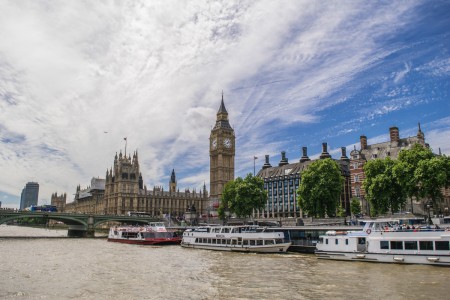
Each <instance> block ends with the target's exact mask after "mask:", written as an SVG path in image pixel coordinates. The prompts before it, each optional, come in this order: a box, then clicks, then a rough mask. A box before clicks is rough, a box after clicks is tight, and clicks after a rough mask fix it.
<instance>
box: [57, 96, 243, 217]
mask: <svg viewBox="0 0 450 300" xmlns="http://www.w3.org/2000/svg"><path fill="white" fill-rule="evenodd" d="M234 142H235V136H234V130H233V128H232V127H231V126H230V123H229V121H228V112H227V110H226V108H225V104H224V101H223V95H222V101H221V104H220V107H219V111H218V112H217V120H216V124H215V126H214V127H213V129H212V130H211V134H210V143H209V153H210V189H211V195H208V191H207V190H206V185H205V184H204V185H203V189H202V190H200V191H196V190H192V191H191V190H190V189H185V190H184V191H180V190H179V188H178V187H177V180H176V175H175V170H172V174H171V177H170V181H169V189H168V190H164V188H163V187H161V186H154V187H153V188H152V189H147V186H145V185H144V181H143V178H142V173H141V169H140V165H139V157H138V152H137V151H134V152H133V153H132V155H131V154H128V155H127V153H126V152H125V153H123V154H122V152H121V151H120V152H119V154H117V153H116V155H115V157H114V163H113V167H112V168H110V169H108V170H107V171H106V174H105V178H95V177H94V178H92V180H91V184H90V186H88V187H87V188H85V189H82V188H81V187H80V186H79V185H78V186H77V188H76V193H75V198H74V201H73V202H71V203H66V200H67V199H66V198H67V195H66V194H62V195H58V194H57V193H54V194H52V197H51V203H52V205H56V206H57V208H58V211H62V212H73V213H92V214H114V215H125V214H126V213H127V212H129V211H139V212H146V213H148V214H150V215H152V216H156V217H160V216H162V215H170V216H171V217H173V218H177V217H180V218H181V217H182V216H183V215H184V213H185V212H186V209H187V208H188V207H190V208H192V207H195V209H196V211H197V212H198V213H199V214H206V213H207V212H208V210H209V209H208V207H209V206H210V205H211V203H217V202H218V200H219V199H220V197H221V195H222V190H223V187H224V185H225V184H226V183H227V182H228V181H230V180H233V179H234V156H235V145H234Z"/></svg>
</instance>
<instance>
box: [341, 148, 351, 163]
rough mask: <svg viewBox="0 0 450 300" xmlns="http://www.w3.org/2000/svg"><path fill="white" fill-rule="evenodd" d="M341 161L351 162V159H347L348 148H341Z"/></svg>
mask: <svg viewBox="0 0 450 300" xmlns="http://www.w3.org/2000/svg"><path fill="white" fill-rule="evenodd" d="M341 160H346V161H349V160H350V159H349V158H348V157H347V148H345V147H341Z"/></svg>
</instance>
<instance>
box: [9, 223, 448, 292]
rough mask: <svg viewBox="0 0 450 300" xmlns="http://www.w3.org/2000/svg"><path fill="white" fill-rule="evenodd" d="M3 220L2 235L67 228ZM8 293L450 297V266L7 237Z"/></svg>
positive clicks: (38, 233)
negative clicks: (6, 223)
mask: <svg viewBox="0 0 450 300" xmlns="http://www.w3.org/2000/svg"><path fill="white" fill-rule="evenodd" d="M66 234H67V232H66V231H53V230H45V229H34V228H20V227H15V226H4V225H1V226H0V236H3V237H4V236H44V235H45V236H49V237H55V236H66ZM0 255H1V264H0V298H1V299H330V298H332V299H429V298H431V299H448V298H447V297H448V293H449V292H450V289H449V285H448V284H449V280H450V268H443V267H432V266H418V265H417V266H416V265H391V264H371V263H362V262H337V261H326V260H317V259H316V258H315V257H314V256H313V255H301V254H292V253H291V254H289V253H288V254H246V253H228V252H216V251H208V250H197V249H185V248H181V247H180V246H164V247H156V246H138V245H127V244H118V243H108V242H107V241H106V240H105V239H98V238H97V239H69V238H61V239H58V238H56V239H55V238H42V239H33V238H23V239H11V238H0Z"/></svg>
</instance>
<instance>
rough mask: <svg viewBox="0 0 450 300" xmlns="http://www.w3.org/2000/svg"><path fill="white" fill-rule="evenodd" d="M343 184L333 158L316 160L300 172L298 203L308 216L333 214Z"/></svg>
mask: <svg viewBox="0 0 450 300" xmlns="http://www.w3.org/2000/svg"><path fill="white" fill-rule="evenodd" d="M343 184H344V179H343V178H342V176H341V168H340V167H339V165H338V164H337V163H336V162H335V161H334V160H332V159H330V158H326V159H320V160H316V161H314V162H312V163H311V164H310V165H309V166H308V168H307V169H306V170H305V171H304V172H303V173H302V174H301V183H300V186H299V187H298V189H297V195H298V198H297V199H298V205H299V206H300V207H301V208H302V209H303V211H304V212H306V213H307V214H308V215H310V216H314V217H325V215H328V216H334V215H335V214H336V208H337V206H338V203H339V198H340V196H341V191H342V189H343Z"/></svg>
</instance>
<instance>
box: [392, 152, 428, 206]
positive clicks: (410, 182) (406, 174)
mask: <svg viewBox="0 0 450 300" xmlns="http://www.w3.org/2000/svg"><path fill="white" fill-rule="evenodd" d="M433 156H434V155H433V152H431V150H430V149H429V148H426V147H424V146H422V145H421V144H415V145H414V146H413V147H412V148H411V149H405V150H402V151H400V153H399V155H398V160H397V162H398V163H397V165H396V166H395V167H394V169H393V173H394V176H395V178H396V179H397V181H398V183H399V184H400V185H401V187H402V189H403V191H404V192H405V193H406V196H407V197H408V198H409V199H410V201H411V212H412V213H414V211H413V198H414V197H415V198H416V199H418V198H419V185H418V181H417V177H416V176H415V175H414V173H415V172H416V169H417V167H418V166H419V162H421V161H423V160H428V159H431V158H433Z"/></svg>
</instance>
